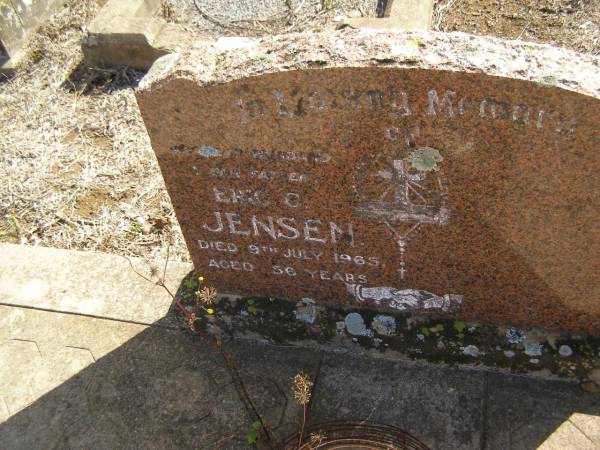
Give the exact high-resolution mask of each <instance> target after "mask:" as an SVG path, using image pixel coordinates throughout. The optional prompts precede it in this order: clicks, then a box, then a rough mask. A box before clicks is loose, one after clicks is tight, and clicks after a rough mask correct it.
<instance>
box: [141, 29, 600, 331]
mask: <svg viewBox="0 0 600 450" xmlns="http://www.w3.org/2000/svg"><path fill="white" fill-rule="evenodd" d="M232 42H234V43H235V44H236V45H233V46H232V45H231V44H232ZM236 46H237V47H238V48H233V49H231V47H236ZM228 48H229V49H228ZM596 64H597V60H593V59H592V58H590V57H585V56H583V55H576V54H574V53H571V52H568V51H566V50H564V51H563V50H558V49H551V48H549V47H543V46H539V47H538V46H533V45H526V44H519V43H506V42H502V41H496V40H492V39H489V38H475V37H471V36H466V35H460V34H455V35H441V34H432V33H422V34H418V35H415V34H412V35H407V36H406V35H401V34H393V33H387V32H380V33H373V32H369V33H360V32H357V31H346V32H341V33H339V34H334V35H319V34H307V35H292V36H288V37H275V38H269V39H266V40H263V41H257V42H250V41H244V40H240V41H231V40H229V41H227V40H226V41H220V42H219V43H217V44H215V45H212V44H198V46H197V48H195V49H193V50H191V51H190V52H189V54H186V55H182V56H176V55H172V56H169V57H166V58H165V59H162V60H159V62H158V64H157V65H156V67H155V68H154V69H153V71H152V72H151V73H150V74H149V75H148V77H147V79H146V80H145V82H144V84H143V86H142V88H141V89H140V90H139V91H138V93H137V98H138V103H139V106H140V109H141V111H142V115H143V118H144V121H145V123H146V126H147V129H148V133H149V135H150V138H151V141H152V145H153V148H154V150H155V152H156V155H157V158H158V161H159V164H160V167H161V170H162V173H163V176H164V179H165V182H166V185H167V188H168V191H169V194H170V196H171V199H172V201H173V205H174V207H175V211H176V213H177V217H178V219H179V221H180V223H181V227H182V230H183V232H184V235H185V238H186V242H187V245H188V248H189V250H190V252H191V255H192V258H193V260H194V264H195V267H196V268H197V270H198V271H199V272H200V273H202V274H204V275H205V276H206V277H207V279H209V280H210V283H211V284H214V285H216V287H217V288H218V289H219V290H220V291H223V292H230V293H238V294H248V295H262V296H270V297H277V298H288V299H299V298H303V297H310V298H314V299H316V300H317V301H318V302H324V303H340V304H350V305H364V306H372V307H376V308H382V309H388V310H397V311H455V314H456V316H457V317H461V318H465V319H474V320H483V321H488V322H494V323H497V324H503V323H510V324H520V325H534V326H543V327H549V328H556V329H564V330H571V331H577V332H578V331H584V332H589V333H594V334H597V333H599V332H600V325H599V323H600V322H599V319H600V277H598V273H600V258H599V256H598V249H600V227H598V226H597V223H598V219H599V218H600V210H599V206H600V172H599V170H598V169H599V168H600V156H599V155H600V153H599V152H598V146H599V144H600V134H599V133H598V128H597V124H598V123H599V120H600V112H599V109H598V106H599V105H600V103H599V101H598V99H597V98H596V97H598V96H600V91H599V88H598V87H599V85H600V83H599V82H598V75H597V65H596ZM496 75H504V76H496ZM509 76H514V77H509ZM515 77H519V78H521V79H516V78H515ZM523 78H528V79H523ZM532 80H533V81H532ZM557 84H561V86H562V87H558V86H556V85H557ZM564 87H569V89H565V88H564Z"/></svg>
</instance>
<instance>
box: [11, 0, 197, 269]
mask: <svg viewBox="0 0 600 450" xmlns="http://www.w3.org/2000/svg"><path fill="white" fill-rule="evenodd" d="M96 10H97V6H96V4H95V3H94V2H92V1H90V2H84V1H78V0H72V1H69V2H67V3H66V6H65V8H63V9H62V10H61V11H60V12H58V13H57V14H55V15H54V16H53V18H52V20H51V21H50V22H49V23H48V24H47V25H45V26H44V27H43V28H42V29H41V30H40V32H39V33H38V34H37V35H35V36H34V37H33V39H31V40H30V42H29V43H28V53H27V55H28V56H27V57H28V62H27V64H25V65H24V67H27V68H26V69H25V68H24V69H23V70H22V71H20V72H19V73H18V75H17V77H16V78H14V79H12V80H10V81H5V82H4V83H1V84H0V110H1V111H2V114H1V115H0V127H1V129H2V133H0V149H1V154H0V240H2V241H9V242H21V243H28V244H34V245H43V246H52V247H59V248H71V249H84V250H100V251H106V252H112V253H118V254H122V255H128V256H143V257H157V258H164V256H165V255H166V248H167V245H168V243H169V242H172V243H173V245H172V247H171V254H172V255H173V259H176V260H188V258H189V256H188V253H187V250H186V247H185V245H184V243H183V240H182V236H181V232H180V230H179V226H178V225H177V221H176V220H175V216H174V214H173V210H172V206H171V202H170V201H169V198H168V196H167V194H166V190H165V187H164V183H163V180H162V178H161V175H160V172H159V170H158V166H157V163H156V159H155V157H154V154H153V152H152V149H151V147H150V143H149V140H148V137H147V134H146V131H145V128H144V125H143V123H142V120H141V117H140V114H139V111H138V107H137V104H136V102H135V98H134V95H133V91H132V89H131V88H130V87H129V88H128V87H126V86H127V83H128V82H129V83H130V84H131V83H132V82H134V81H135V79H134V78H136V77H135V75H136V74H133V75H132V74H131V72H130V71H127V70H124V69H122V70H113V71H99V70H84V71H79V77H80V78H79V79H75V80H73V82H69V81H66V80H68V79H69V76H70V74H71V73H72V72H73V71H74V70H75V69H76V67H77V65H78V64H79V63H80V61H81V50H80V45H79V41H80V39H81V38H82V37H83V35H84V29H85V24H86V23H87V22H89V20H90V19H91V18H92V17H93V15H94V14H95V12H96ZM82 78H83V80H82Z"/></svg>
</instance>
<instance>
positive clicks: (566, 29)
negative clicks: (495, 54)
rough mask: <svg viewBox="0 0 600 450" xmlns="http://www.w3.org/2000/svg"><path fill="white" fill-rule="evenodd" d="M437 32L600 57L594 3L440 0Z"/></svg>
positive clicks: (599, 21)
mask: <svg viewBox="0 0 600 450" xmlns="http://www.w3.org/2000/svg"><path fill="white" fill-rule="evenodd" d="M434 23H435V26H436V27H437V29H439V30H440V31H463V32H467V33H474V34H483V35H491V36H498V37H502V38H506V39H521V40H526V41H535V42H541V43H548V44H553V45H558V46H561V47H568V48H571V49H573V50H577V51H580V52H584V53H592V54H595V55H597V54H600V1H598V0H450V1H448V0H444V1H439V2H438V3H437V4H436V14H435V20H434Z"/></svg>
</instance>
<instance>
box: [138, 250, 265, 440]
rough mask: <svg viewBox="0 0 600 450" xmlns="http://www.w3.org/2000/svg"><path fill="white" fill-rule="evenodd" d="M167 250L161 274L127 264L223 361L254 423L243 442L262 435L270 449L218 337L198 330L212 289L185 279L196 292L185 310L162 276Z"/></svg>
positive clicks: (261, 423)
mask: <svg viewBox="0 0 600 450" xmlns="http://www.w3.org/2000/svg"><path fill="white" fill-rule="evenodd" d="M169 249H170V247H167V258H166V260H165V265H164V267H163V271H162V274H160V273H159V270H158V268H156V267H153V268H151V269H150V275H149V276H146V275H144V274H142V273H140V272H138V271H137V270H136V269H135V268H134V267H133V264H132V263H131V260H129V259H127V260H128V261H129V265H130V267H131V269H132V270H133V271H134V272H135V273H136V274H137V275H138V276H140V277H141V278H143V279H144V280H146V281H148V282H150V283H153V284H155V285H156V286H160V287H162V288H163V289H164V290H165V291H166V292H167V294H169V296H170V297H171V298H172V299H173V303H174V304H175V306H176V307H177V309H178V310H179V312H180V313H181V314H182V315H183V318H184V320H185V323H186V324H187V326H188V328H189V329H190V330H191V331H192V332H194V333H195V334H197V335H198V336H200V337H202V338H204V339H205V340H206V341H207V342H208V343H209V344H210V345H212V346H213V347H214V348H215V350H217V352H219V354H220V355H221V357H222V358H223V360H224V362H225V364H226V366H227V369H228V370H229V374H230V375H231V378H232V380H233V384H234V386H235V388H236V391H237V393H238V396H239V397H240V400H241V401H242V403H243V404H244V406H246V409H247V410H248V412H249V413H250V415H251V416H252V418H253V420H254V422H253V423H252V425H251V427H250V428H249V429H248V431H247V432H246V439H247V441H248V444H251V445H254V444H255V443H256V442H257V441H258V439H259V437H260V436H264V438H265V440H266V441H267V444H268V446H269V448H273V446H272V445H271V442H272V438H271V433H270V432H269V430H268V428H267V426H266V424H265V421H264V420H263V418H262V416H261V415H260V413H259V412H258V410H257V408H256V406H255V404H254V402H253V401H252V399H251V398H250V396H249V395H248V391H247V390H246V385H245V383H244V381H243V379H242V378H241V376H240V373H239V369H238V367H237V364H236V363H235V361H234V360H233V359H232V358H231V356H230V355H229V354H228V353H227V352H226V351H225V349H224V348H223V342H222V341H221V339H220V338H219V337H218V336H212V335H210V334H208V333H207V332H206V331H204V330H203V329H202V326H201V322H202V321H203V320H204V319H206V316H211V315H213V314H214V309H213V308H212V307H211V306H212V305H213V303H214V301H215V299H216V296H217V291H216V289H215V288H214V287H211V286H201V285H202V284H203V283H204V277H203V276H201V275H200V276H198V277H197V278H196V280H197V283H196V280H193V281H190V280H187V281H186V283H187V285H186V288H196V287H197V289H196V291H195V293H194V300H195V307H194V308H193V310H191V311H190V310H189V309H188V308H186V307H185V306H184V305H183V303H182V299H181V298H178V296H177V295H175V294H173V293H172V292H171V290H170V289H169V288H168V287H167V285H166V273H167V266H168V264H169ZM188 292H189V289H188Z"/></svg>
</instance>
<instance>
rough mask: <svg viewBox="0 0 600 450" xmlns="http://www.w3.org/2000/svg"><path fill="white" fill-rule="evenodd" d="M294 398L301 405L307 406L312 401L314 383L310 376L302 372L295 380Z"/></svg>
mask: <svg viewBox="0 0 600 450" xmlns="http://www.w3.org/2000/svg"><path fill="white" fill-rule="evenodd" d="M293 383H294V386H293V390H294V398H295V400H296V403H298V404H299V405H307V404H308V402H309V400H310V390H311V389H312V385H313V382H312V381H311V380H310V378H309V377H308V375H306V374H304V373H302V372H300V373H298V374H296V376H295V377H294V379H293Z"/></svg>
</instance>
